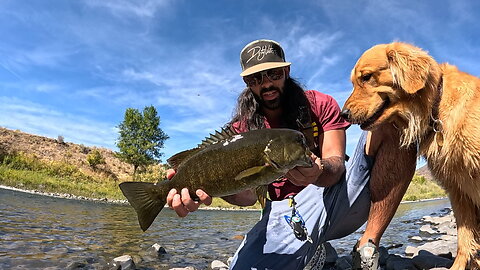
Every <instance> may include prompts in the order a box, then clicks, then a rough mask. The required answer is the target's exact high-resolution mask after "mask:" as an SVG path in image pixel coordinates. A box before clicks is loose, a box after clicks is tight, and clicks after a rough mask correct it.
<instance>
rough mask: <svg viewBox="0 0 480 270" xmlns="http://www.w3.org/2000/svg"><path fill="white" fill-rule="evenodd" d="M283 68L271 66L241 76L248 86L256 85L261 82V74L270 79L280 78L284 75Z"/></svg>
mask: <svg viewBox="0 0 480 270" xmlns="http://www.w3.org/2000/svg"><path fill="white" fill-rule="evenodd" d="M284 74H285V73H284V69H283V68H273V69H267V70H264V71H260V72H257V73H253V74H251V75H248V76H245V77H243V81H244V82H245V83H246V84H247V86H248V87H252V86H257V85H260V84H262V83H263V76H264V75H265V76H266V77H267V79H269V80H270V81H276V80H280V79H281V78H283V76H284Z"/></svg>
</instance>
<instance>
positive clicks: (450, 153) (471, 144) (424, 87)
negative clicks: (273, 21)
mask: <svg viewBox="0 0 480 270" xmlns="http://www.w3.org/2000/svg"><path fill="white" fill-rule="evenodd" d="M351 80H352V83H353V86H354V89H353V92H352V94H351V96H350V97H349V98H348V99H347V101H346V102H345V106H344V109H343V112H342V113H343V114H344V116H346V117H347V118H348V119H349V120H350V121H351V122H352V123H355V124H360V127H361V128H362V129H364V130H374V129H375V128H377V127H379V126H381V124H382V123H386V122H390V123H393V125H395V126H396V127H397V128H398V129H400V130H401V131H402V138H401V142H400V145H401V147H406V146H412V145H418V147H419V154H420V155H422V156H424V157H425V158H426V160H427V163H428V166H429V168H430V170H431V171H432V174H433V175H434V177H435V178H436V179H437V180H438V182H439V183H440V184H441V185H442V186H443V187H444V188H445V190H446V191H447V193H448V194H449V198H450V201H451V204H452V208H453V212H454V215H455V218H456V222H457V231H458V247H457V256H456V259H455V262H454V264H453V266H452V268H451V269H462V270H463V269H466V268H467V267H471V268H472V269H480V258H479V253H480V79H479V78H478V77H475V76H472V75H469V74H467V73H464V72H461V71H459V70H458V69H457V68H456V67H455V66H452V65H449V64H439V63H437V62H436V61H435V60H434V59H433V58H432V57H431V56H430V55H428V53H427V52H425V51H423V50H422V49H420V48H418V47H415V46H413V45H410V44H406V43H401V42H394V43H390V44H380V45H376V46H374V47H372V48H370V49H369V50H367V51H365V53H364V54H363V55H362V56H361V57H360V59H359V60H358V62H357V63H356V65H355V67H354V69H353V70H352V73H351ZM438 120H440V121H438Z"/></svg>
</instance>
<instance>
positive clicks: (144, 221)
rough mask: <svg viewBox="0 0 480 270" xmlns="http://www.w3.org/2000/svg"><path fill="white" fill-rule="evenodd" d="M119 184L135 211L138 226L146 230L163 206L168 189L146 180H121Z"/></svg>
mask: <svg viewBox="0 0 480 270" xmlns="http://www.w3.org/2000/svg"><path fill="white" fill-rule="evenodd" d="M119 186H120V189H121V190H122V193H123V195H125V197H126V198H127V200H128V202H129V203H130V205H131V206H132V207H133V209H135V211H136V212H137V216H138V223H140V228H142V230H143V231H146V230H147V229H148V228H149V227H150V225H152V223H153V221H154V220H155V218H156V217H157V215H158V213H160V211H161V210H162V209H163V207H164V206H165V203H166V201H167V193H168V190H163V188H162V185H157V186H156V185H155V184H153V183H146V182H123V183H121V184H120V185H119ZM159 188H160V189H159ZM165 189H166V188H165Z"/></svg>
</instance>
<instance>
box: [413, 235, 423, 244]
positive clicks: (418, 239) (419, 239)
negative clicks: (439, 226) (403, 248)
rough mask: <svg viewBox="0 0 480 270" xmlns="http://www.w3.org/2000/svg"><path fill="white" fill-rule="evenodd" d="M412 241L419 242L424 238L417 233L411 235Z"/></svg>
mask: <svg viewBox="0 0 480 270" xmlns="http://www.w3.org/2000/svg"><path fill="white" fill-rule="evenodd" d="M410 241H412V242H417V243H418V242H422V241H423V238H422V237H421V236H418V235H415V236H412V237H410Z"/></svg>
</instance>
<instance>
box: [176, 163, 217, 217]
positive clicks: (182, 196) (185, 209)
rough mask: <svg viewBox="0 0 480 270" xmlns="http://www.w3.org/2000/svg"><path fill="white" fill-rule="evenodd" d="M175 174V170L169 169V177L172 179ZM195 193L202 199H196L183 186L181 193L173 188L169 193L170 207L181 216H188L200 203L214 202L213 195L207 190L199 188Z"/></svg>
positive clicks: (208, 203)
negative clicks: (206, 191)
mask: <svg viewBox="0 0 480 270" xmlns="http://www.w3.org/2000/svg"><path fill="white" fill-rule="evenodd" d="M174 175H175V170H173V169H169V170H167V178H168V179H171V178H172V177H173V176H174ZM195 194H196V195H197V196H198V198H199V199H200V200H199V201H194V200H193V199H192V198H191V197H190V194H189V192H188V189H186V188H183V189H182V190H181V191H180V193H178V191H177V190H176V189H172V190H170V192H169V193H168V195H167V204H168V207H170V208H171V209H173V210H174V211H175V212H176V213H177V215H178V216H179V217H186V216H187V215H188V213H189V212H194V211H197V209H198V207H200V205H202V204H205V205H210V204H211V203H212V197H210V196H209V195H208V194H207V193H205V191H203V190H201V189H197V190H196V191H195Z"/></svg>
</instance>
